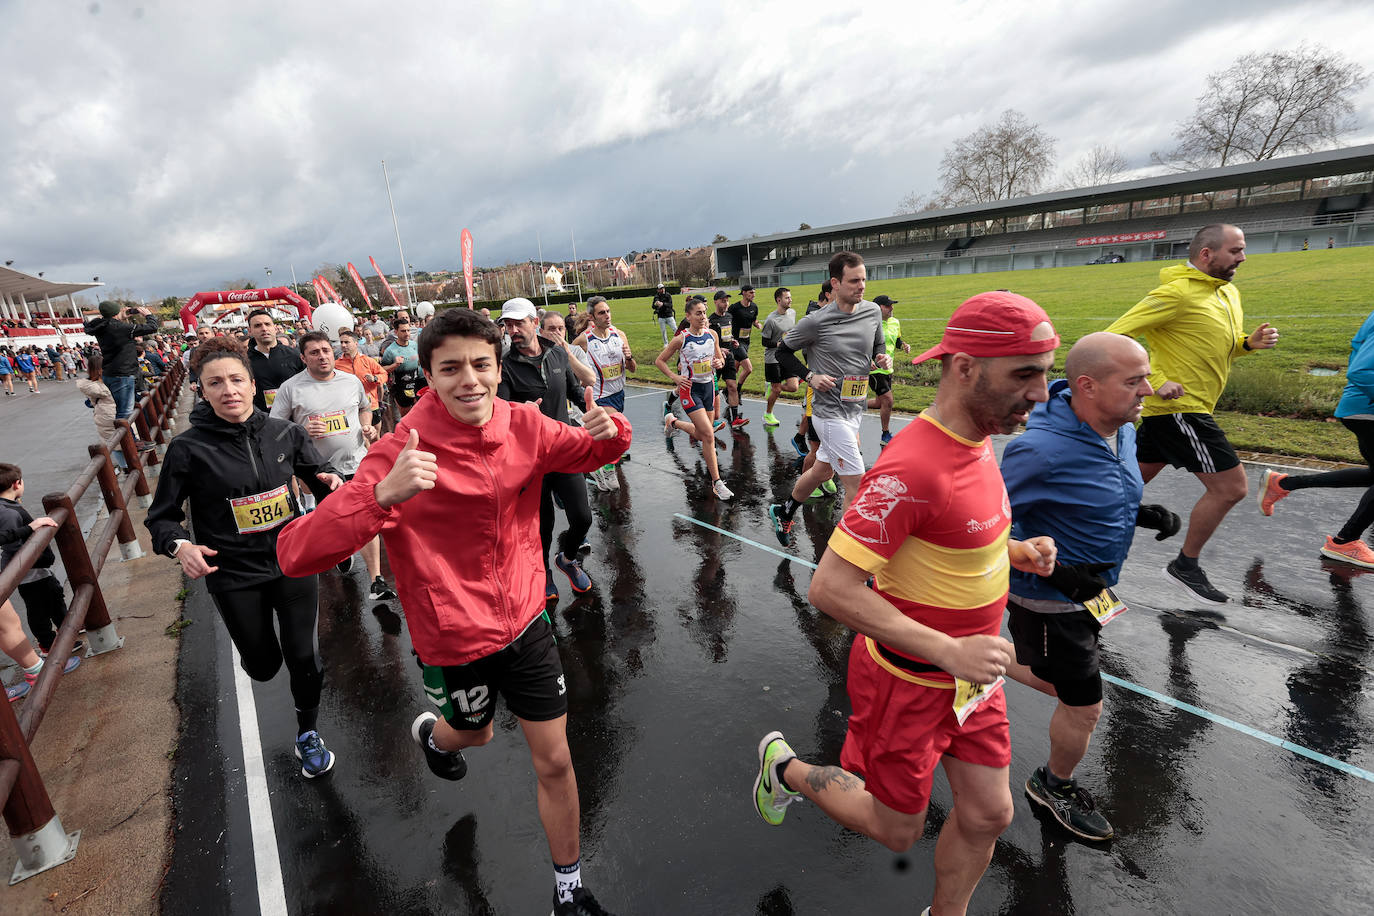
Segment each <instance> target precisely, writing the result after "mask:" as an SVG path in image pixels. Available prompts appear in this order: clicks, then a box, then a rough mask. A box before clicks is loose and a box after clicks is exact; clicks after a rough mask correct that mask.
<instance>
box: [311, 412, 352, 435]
mask: <svg viewBox="0 0 1374 916" xmlns="http://www.w3.org/2000/svg"><path fill="white" fill-rule="evenodd" d="M314 419H316V420H323V421H324V432H323V433H321V434H320V438H321V439H323V438H326V437H328V436H338V435H342V434H343V433H346V432H348V414H347V413H346V412H344V411H342V410H331V411H330V412H329V413H320V414H315V416H314Z"/></svg>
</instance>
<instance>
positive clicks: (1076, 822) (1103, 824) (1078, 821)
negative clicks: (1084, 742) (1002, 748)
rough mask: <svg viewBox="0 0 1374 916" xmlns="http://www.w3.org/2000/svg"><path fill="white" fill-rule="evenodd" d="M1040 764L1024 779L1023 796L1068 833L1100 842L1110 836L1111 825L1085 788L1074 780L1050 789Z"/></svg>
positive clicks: (1108, 838) (1111, 832)
mask: <svg viewBox="0 0 1374 916" xmlns="http://www.w3.org/2000/svg"><path fill="white" fill-rule="evenodd" d="M1048 778H1049V777H1048V776H1046V775H1045V768H1044V767H1036V769H1035V772H1034V773H1032V774H1030V778H1028V779H1027V780H1026V795H1027V796H1028V797H1029V798H1030V800H1031V801H1033V802H1035V803H1036V804H1037V805H1040V806H1041V807H1043V808H1045V809H1046V810H1047V811H1049V812H1050V814H1051V815H1053V816H1054V819H1055V820H1056V821H1058V822H1059V823H1060V825H1061V826H1062V827H1063V828H1064V829H1065V830H1067V831H1069V833H1072V834H1073V835H1074V836H1077V837H1082V838H1083V839H1085V840H1093V841H1094V842H1099V843H1100V842H1102V841H1103V840H1110V839H1111V838H1112V835H1113V830H1112V825H1111V824H1110V823H1109V822H1108V821H1107V819H1106V818H1105V817H1103V816H1102V815H1101V814H1100V813H1099V812H1098V810H1097V805H1096V804H1095V803H1094V802H1093V797H1092V796H1091V795H1089V794H1088V790H1087V789H1083V788H1080V787H1079V785H1078V783H1077V782H1075V781H1074V780H1072V779H1071V780H1069V782H1068V784H1067V785H1063V786H1060V787H1059V788H1058V789H1051V788H1050V787H1049V784H1048V782H1047V780H1048Z"/></svg>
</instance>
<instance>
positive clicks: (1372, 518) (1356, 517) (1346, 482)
mask: <svg viewBox="0 0 1374 916" xmlns="http://www.w3.org/2000/svg"><path fill="white" fill-rule="evenodd" d="M1341 422H1342V423H1344V424H1345V428H1346V429H1348V430H1350V431H1351V432H1352V433H1354V434H1355V441H1356V443H1357V444H1358V446H1359V449H1360V457H1361V458H1363V459H1364V463H1365V465H1366V466H1365V467H1362V468H1346V469H1345V470H1341V471H1327V472H1326V473H1325V474H1303V475H1301V476H1298V475H1289V476H1288V477H1285V478H1284V479H1283V482H1282V483H1280V484H1279V486H1280V487H1282V488H1283V489H1285V490H1304V489H1306V488H1308V487H1323V488H1333V487H1365V488H1366V489H1365V492H1364V496H1361V497H1360V504H1359V505H1358V506H1356V507H1355V513H1354V514H1353V515H1351V516H1350V518H1349V519H1347V520H1346V523H1345V525H1344V526H1343V527H1342V528H1341V530H1340V531H1338V532H1337V533H1336V540H1338V541H1340V542H1342V543H1347V542H1349V541H1353V540H1355V539H1356V538H1359V537H1362V536H1363V535H1364V533H1365V531H1367V530H1369V527H1370V526H1371V525H1374V420H1341Z"/></svg>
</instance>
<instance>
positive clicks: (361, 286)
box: [348, 261, 372, 308]
mask: <svg viewBox="0 0 1374 916" xmlns="http://www.w3.org/2000/svg"><path fill="white" fill-rule="evenodd" d="M348 275H349V276H350V277H352V278H353V285H354V286H356V287H358V293H359V294H360V295H361V296H362V297H363V307H364V308H367V307H370V306H371V305H372V297H371V296H369V295H368V294H367V285H366V284H365V283H363V278H362V277H360V276H358V268H356V267H354V266H353V262H352V261H349V262H348Z"/></svg>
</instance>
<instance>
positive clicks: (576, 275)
mask: <svg viewBox="0 0 1374 916" xmlns="http://www.w3.org/2000/svg"><path fill="white" fill-rule="evenodd" d="M568 235H569V236H571V237H572V246H573V279H575V280H576V281H577V304H578V305H579V306H581V305H584V304H585V303H583V301H582V263H581V262H580V261H578V260H577V233H576V232H574V231H573V230H572V229H569V230H568Z"/></svg>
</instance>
